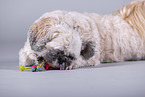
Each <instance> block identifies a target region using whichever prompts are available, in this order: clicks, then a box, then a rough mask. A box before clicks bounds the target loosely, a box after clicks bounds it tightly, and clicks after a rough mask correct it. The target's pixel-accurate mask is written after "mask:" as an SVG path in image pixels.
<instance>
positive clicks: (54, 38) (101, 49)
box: [19, 0, 145, 69]
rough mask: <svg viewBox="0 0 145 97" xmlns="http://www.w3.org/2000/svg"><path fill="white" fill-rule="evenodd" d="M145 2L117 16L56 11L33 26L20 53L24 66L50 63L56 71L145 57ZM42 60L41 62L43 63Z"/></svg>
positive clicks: (130, 5) (122, 10)
mask: <svg viewBox="0 0 145 97" xmlns="http://www.w3.org/2000/svg"><path fill="white" fill-rule="evenodd" d="M144 21H145V1H144V0H143V1H134V2H132V3H130V4H128V5H125V6H123V7H122V8H121V9H120V10H118V11H117V12H116V13H115V14H113V15H106V16H101V15H98V14H96V13H84V14H81V13H77V12H65V11H54V12H50V13H46V14H44V15H43V16H42V17H40V18H39V19H38V20H36V21H35V23H34V24H33V25H32V26H31V28H30V30H29V32H28V38H27V42H26V43H25V46H24V48H22V49H21V50H20V52H19V62H20V65H24V66H26V65H32V64H38V61H42V60H45V61H48V62H50V63H51V64H52V66H53V67H55V68H60V69H71V68H72V67H74V68H76V67H83V66H91V65H93V66H95V65H98V64H100V63H101V62H120V61H125V60H140V59H144V58H145V52H144V50H145V22H144ZM40 59H41V60H40Z"/></svg>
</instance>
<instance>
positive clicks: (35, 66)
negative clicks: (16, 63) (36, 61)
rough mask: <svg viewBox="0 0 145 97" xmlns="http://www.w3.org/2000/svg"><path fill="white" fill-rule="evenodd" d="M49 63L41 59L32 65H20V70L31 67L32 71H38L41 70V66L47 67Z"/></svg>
mask: <svg viewBox="0 0 145 97" xmlns="http://www.w3.org/2000/svg"><path fill="white" fill-rule="evenodd" d="M50 66H51V65H50V64H49V63H48V62H45V61H43V62H42V63H41V64H40V65H33V66H32V67H24V66H22V65H21V66H20V70H21V71H24V70H25V69H32V72H36V71H37V70H38V71H42V67H44V68H45V69H46V70H48V69H49V67H50Z"/></svg>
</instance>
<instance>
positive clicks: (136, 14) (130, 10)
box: [114, 0, 145, 40]
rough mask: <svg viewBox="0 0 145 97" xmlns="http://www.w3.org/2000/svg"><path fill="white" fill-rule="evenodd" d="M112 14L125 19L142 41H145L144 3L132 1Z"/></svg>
mask: <svg viewBox="0 0 145 97" xmlns="http://www.w3.org/2000/svg"><path fill="white" fill-rule="evenodd" d="M114 14H118V15H120V16H121V17H122V18H123V19H125V20H126V21H127V22H128V23H129V24H130V25H131V27H132V28H133V29H134V30H137V32H138V33H139V35H140V36H141V38H142V39H144V40H145V1H144V0H143V1H134V2H131V3H130V4H127V5H124V6H122V7H121V8H120V10H118V11H117V12H115V13H114Z"/></svg>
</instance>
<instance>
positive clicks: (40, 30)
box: [30, 17, 56, 40]
mask: <svg viewBox="0 0 145 97" xmlns="http://www.w3.org/2000/svg"><path fill="white" fill-rule="evenodd" d="M55 24H56V20H55V18H53V17H48V18H41V19H40V20H38V21H36V22H35V23H34V24H33V25H32V26H31V27H30V33H32V35H33V36H35V37H36V40H38V39H40V38H43V37H44V36H45V35H46V34H47V33H48V29H49V28H50V26H52V25H55Z"/></svg>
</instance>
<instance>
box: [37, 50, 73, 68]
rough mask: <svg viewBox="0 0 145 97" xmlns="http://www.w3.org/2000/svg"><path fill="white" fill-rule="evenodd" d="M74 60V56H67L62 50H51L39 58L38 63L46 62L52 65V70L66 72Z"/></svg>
mask: <svg viewBox="0 0 145 97" xmlns="http://www.w3.org/2000/svg"><path fill="white" fill-rule="evenodd" d="M74 59H75V58H74V56H73V55H72V54H65V53H64V51H62V50H50V51H49V52H47V53H45V54H44V55H43V56H41V57H38V63H41V62H42V61H43V60H45V61H46V62H48V63H50V64H52V65H51V69H60V70H65V69H67V68H68V67H69V66H71V64H72V61H73V60H74Z"/></svg>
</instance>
